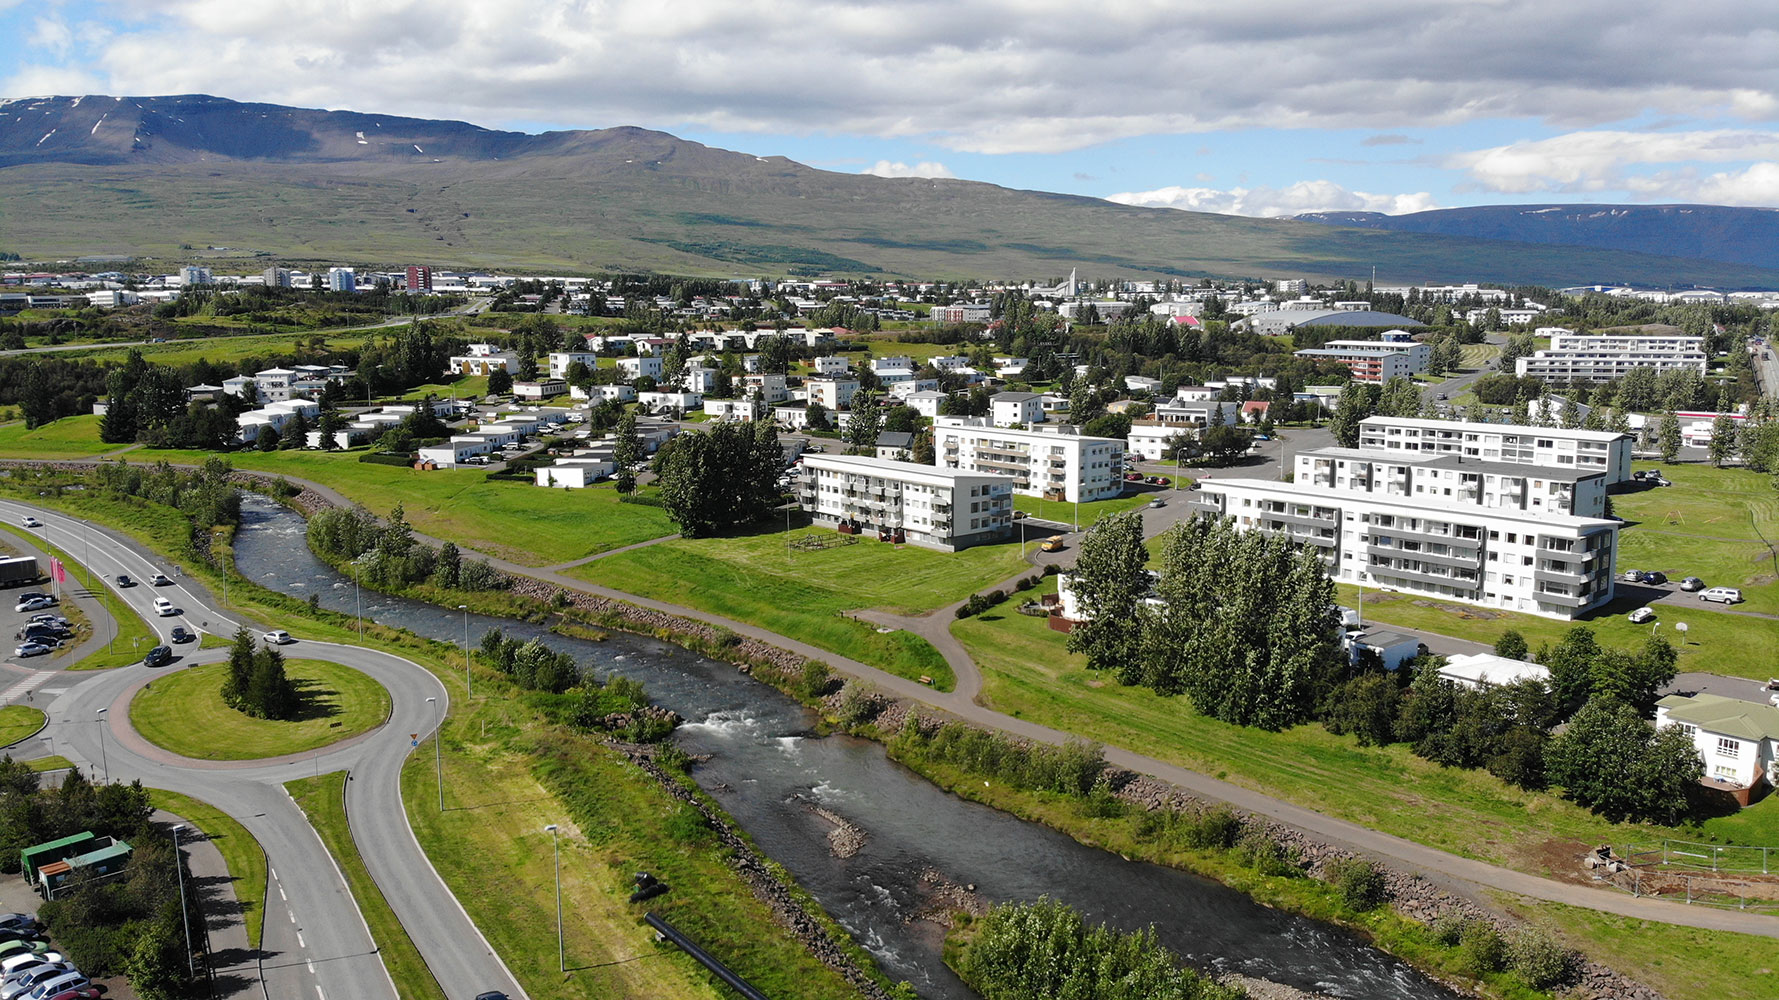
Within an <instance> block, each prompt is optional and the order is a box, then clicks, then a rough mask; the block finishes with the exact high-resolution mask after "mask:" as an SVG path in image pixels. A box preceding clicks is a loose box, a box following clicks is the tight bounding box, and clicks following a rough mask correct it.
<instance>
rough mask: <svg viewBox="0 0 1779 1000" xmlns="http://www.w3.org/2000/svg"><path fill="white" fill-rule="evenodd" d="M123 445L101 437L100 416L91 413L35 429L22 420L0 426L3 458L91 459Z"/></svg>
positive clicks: (64, 418) (1, 454) (65, 418)
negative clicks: (107, 441) (109, 441)
mask: <svg viewBox="0 0 1779 1000" xmlns="http://www.w3.org/2000/svg"><path fill="white" fill-rule="evenodd" d="M122 447H124V445H120V444H108V443H106V442H104V441H101V440H99V418H98V417H95V416H93V415H92V414H90V413H88V414H83V415H81V416H78V417H63V418H62V419H60V420H57V421H55V422H54V423H49V424H44V425H43V426H42V427H36V428H33V429H31V430H26V429H25V423H24V421H22V420H21V421H18V422H16V423H10V424H4V425H0V458H46V459H56V458H89V457H91V456H93V455H97V454H99V453H101V452H107V451H115V450H117V449H118V448H122Z"/></svg>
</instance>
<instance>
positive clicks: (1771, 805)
mask: <svg viewBox="0 0 1779 1000" xmlns="http://www.w3.org/2000/svg"><path fill="white" fill-rule="evenodd" d="M1703 826H1704V828H1705V833H1706V834H1707V835H1708V836H1709V837H1712V838H1715V839H1717V840H1721V841H1723V842H1724V843H1726V844H1746V845H1748V846H1750V847H1779V795H1768V796H1767V797H1766V798H1764V799H1761V800H1760V801H1759V802H1756V803H1755V804H1754V805H1751V806H1749V807H1747V808H1746V809H1739V810H1737V811H1736V812H1733V813H1730V814H1729V815H1727V816H1713V817H1712V818H1710V819H1708V820H1706V821H1705V822H1704V824H1703Z"/></svg>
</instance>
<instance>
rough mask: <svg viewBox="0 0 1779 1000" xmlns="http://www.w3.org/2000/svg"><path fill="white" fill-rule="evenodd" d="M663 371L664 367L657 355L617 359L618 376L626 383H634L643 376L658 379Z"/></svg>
mask: <svg viewBox="0 0 1779 1000" xmlns="http://www.w3.org/2000/svg"><path fill="white" fill-rule="evenodd" d="M665 370H666V367H665V365H664V364H663V363H662V358H661V355H659V354H649V355H644V356H639V357H634V358H619V359H618V374H619V375H622V376H623V377H624V379H625V380H626V381H630V382H634V381H636V380H637V379H639V378H642V377H643V376H644V375H647V376H648V377H649V378H653V379H659V378H660V377H661V373H662V372H663V371H665Z"/></svg>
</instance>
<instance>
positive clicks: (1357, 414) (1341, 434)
mask: <svg viewBox="0 0 1779 1000" xmlns="http://www.w3.org/2000/svg"><path fill="white" fill-rule="evenodd" d="M1369 416H1371V406H1370V404H1369V402H1368V401H1367V395H1366V392H1365V387H1364V386H1362V385H1360V384H1359V383H1357V382H1348V383H1347V384H1346V385H1345V386H1342V387H1341V390H1340V402H1339V403H1338V404H1336V406H1335V408H1334V417H1333V418H1332V419H1330V420H1329V421H1328V430H1329V432H1330V433H1332V434H1333V435H1334V441H1335V443H1336V444H1338V445H1340V446H1341V447H1342V448H1357V447H1358V446H1359V422H1360V421H1361V420H1364V419H1365V418H1366V417H1369Z"/></svg>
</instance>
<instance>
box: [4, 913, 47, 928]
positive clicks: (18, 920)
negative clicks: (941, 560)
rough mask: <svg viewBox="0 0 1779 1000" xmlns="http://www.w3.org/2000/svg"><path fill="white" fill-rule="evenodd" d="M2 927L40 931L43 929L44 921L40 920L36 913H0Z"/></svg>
mask: <svg viewBox="0 0 1779 1000" xmlns="http://www.w3.org/2000/svg"><path fill="white" fill-rule="evenodd" d="M0 927H25V928H29V929H30V930H33V931H40V930H42V929H43V921H41V920H38V919H37V914H35V913H0Z"/></svg>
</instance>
